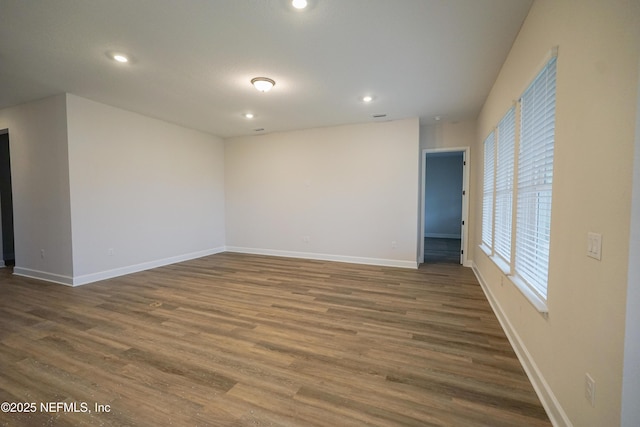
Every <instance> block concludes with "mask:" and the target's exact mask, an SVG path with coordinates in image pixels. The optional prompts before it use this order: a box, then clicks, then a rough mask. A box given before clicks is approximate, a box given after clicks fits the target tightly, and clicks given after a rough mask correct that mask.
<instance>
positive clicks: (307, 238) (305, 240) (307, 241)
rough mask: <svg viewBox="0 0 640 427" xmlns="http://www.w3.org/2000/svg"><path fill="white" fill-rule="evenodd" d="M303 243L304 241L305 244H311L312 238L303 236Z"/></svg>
mask: <svg viewBox="0 0 640 427" xmlns="http://www.w3.org/2000/svg"><path fill="white" fill-rule="evenodd" d="M302 241H303V242H305V243H309V242H311V237H309V236H302Z"/></svg>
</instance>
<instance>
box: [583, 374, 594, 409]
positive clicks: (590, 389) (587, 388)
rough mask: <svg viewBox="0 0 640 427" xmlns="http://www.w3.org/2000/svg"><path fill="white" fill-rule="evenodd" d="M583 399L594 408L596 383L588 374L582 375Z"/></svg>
mask: <svg viewBox="0 0 640 427" xmlns="http://www.w3.org/2000/svg"><path fill="white" fill-rule="evenodd" d="M584 397H586V399H587V400H588V401H589V403H590V404H591V406H596V381H595V380H594V379H593V378H592V377H591V375H589V374H588V373H587V374H585V375H584Z"/></svg>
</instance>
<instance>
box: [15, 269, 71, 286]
mask: <svg viewBox="0 0 640 427" xmlns="http://www.w3.org/2000/svg"><path fill="white" fill-rule="evenodd" d="M13 274H15V275H16V276H22V277H28V278H30V279H38V280H44V281H45V282H51V283H58V284H60V285H66V286H73V277H71V276H63V275H60V274H54V273H47V272H45V271H39V270H32V269H30V268H22V267H13Z"/></svg>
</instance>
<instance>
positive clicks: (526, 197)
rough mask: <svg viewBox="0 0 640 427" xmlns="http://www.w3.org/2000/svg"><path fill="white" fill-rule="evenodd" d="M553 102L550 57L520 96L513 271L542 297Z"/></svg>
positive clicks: (548, 227) (552, 62)
mask: <svg viewBox="0 0 640 427" xmlns="http://www.w3.org/2000/svg"><path fill="white" fill-rule="evenodd" d="M555 100H556V58H555V57H554V58H552V59H551V60H550V61H549V62H548V63H547V65H545V67H544V69H543V70H542V71H541V72H540V74H538V76H537V77H536V78H535V80H534V81H533V83H531V85H530V86H529V87H528V88H527V90H526V91H525V92H524V94H523V95H522V98H521V100H520V103H521V106H520V108H521V128H520V150H519V156H518V189H517V198H518V200H517V214H516V248H515V253H516V256H515V270H516V274H518V275H519V276H520V277H521V278H522V279H524V280H525V281H526V282H527V283H528V284H529V285H530V286H532V287H533V288H534V289H535V290H536V291H537V292H538V293H539V294H540V296H541V297H543V298H544V299H546V297H547V278H548V271H549V238H550V230H551V184H552V181H553V146H554V134H555V109H556V101H555Z"/></svg>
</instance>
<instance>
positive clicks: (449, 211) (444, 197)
mask: <svg viewBox="0 0 640 427" xmlns="http://www.w3.org/2000/svg"><path fill="white" fill-rule="evenodd" d="M467 151H468V148H461V149H446V150H423V156H422V157H423V158H422V194H421V198H422V215H421V218H422V224H421V227H420V228H421V235H420V240H421V250H420V261H421V262H426V263H456V264H464V263H465V262H466V254H465V253H464V250H465V247H466V240H467V239H466V234H467V233H466V230H467V224H466V218H467V190H466V189H467V187H468V184H467V173H466V170H467Z"/></svg>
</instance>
